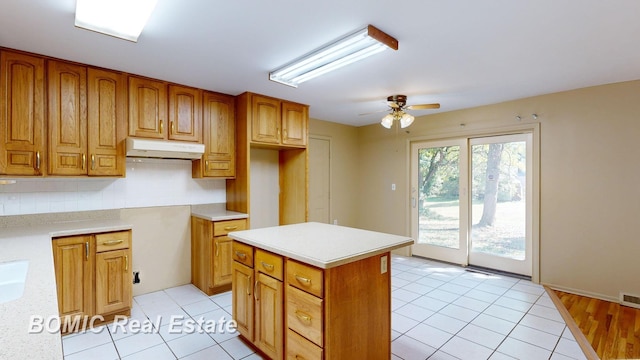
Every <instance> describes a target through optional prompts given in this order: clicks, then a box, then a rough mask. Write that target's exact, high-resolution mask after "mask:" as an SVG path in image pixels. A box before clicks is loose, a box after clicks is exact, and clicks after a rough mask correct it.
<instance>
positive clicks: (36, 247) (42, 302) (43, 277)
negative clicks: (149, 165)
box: [0, 220, 131, 359]
mask: <svg viewBox="0 0 640 360" xmlns="http://www.w3.org/2000/svg"><path fill="white" fill-rule="evenodd" d="M129 229H131V225H130V224H127V223H125V222H123V221H121V220H89V221H74V222H64V223H54V224H43V225H38V226H25V227H22V226H16V227H2V228H0V262H5V261H13V260H28V261H29V269H28V271H27V278H26V281H25V285H24V293H23V295H22V297H21V298H19V299H16V300H13V301H9V302H6V303H2V304H0V358H2V359H62V357H63V356H62V341H61V337H60V333H59V332H54V333H49V332H47V331H43V332H41V333H39V334H29V333H28V330H29V324H30V319H31V316H33V315H37V316H42V317H44V318H45V319H46V318H48V317H50V316H57V315H58V297H57V292H56V279H55V271H54V267H53V250H52V246H51V238H52V237H58V236H70V235H80V234H95V233H101V232H109V231H119V230H129Z"/></svg>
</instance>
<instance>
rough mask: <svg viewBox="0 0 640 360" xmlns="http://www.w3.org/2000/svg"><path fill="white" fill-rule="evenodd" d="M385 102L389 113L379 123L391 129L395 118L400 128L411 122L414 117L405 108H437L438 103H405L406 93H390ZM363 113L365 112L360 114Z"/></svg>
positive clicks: (438, 106)
mask: <svg viewBox="0 0 640 360" xmlns="http://www.w3.org/2000/svg"><path fill="white" fill-rule="evenodd" d="M387 104H388V105H389V110H390V111H391V112H390V113H389V114H387V115H385V116H384V117H383V118H382V120H381V121H380V125H382V126H384V127H385V128H387V129H391V127H392V126H393V122H394V121H395V120H397V121H399V122H400V127H401V128H406V127H407V126H409V125H411V124H412V123H413V120H414V119H415V118H414V116H413V115H411V114H409V113H407V112H406V110H424V109H439V108H440V104H437V103H434V104H419V105H407V96H406V95H391V96H389V97H388V98H387ZM382 111H386V110H382ZM361 115H365V114H361Z"/></svg>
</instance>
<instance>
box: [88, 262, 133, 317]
mask: <svg viewBox="0 0 640 360" xmlns="http://www.w3.org/2000/svg"><path fill="white" fill-rule="evenodd" d="M130 260H131V249H124V250H114V251H105V252H101V253H98V254H96V314H108V313H112V312H114V311H119V310H125V309H129V308H130V307H131V292H132V286H133V283H132V278H131V272H130V271H129V262H130Z"/></svg>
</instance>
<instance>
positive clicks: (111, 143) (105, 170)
mask: <svg viewBox="0 0 640 360" xmlns="http://www.w3.org/2000/svg"><path fill="white" fill-rule="evenodd" d="M126 84H127V83H126V77H125V76H124V75H123V74H121V73H118V72H113V71H107V70H99V69H93V68H89V70H88V106H87V112H88V134H89V139H88V154H89V169H88V174H89V175H97V176H124V173H125V148H124V147H125V143H124V139H125V137H126V126H127V125H126V123H127V87H126Z"/></svg>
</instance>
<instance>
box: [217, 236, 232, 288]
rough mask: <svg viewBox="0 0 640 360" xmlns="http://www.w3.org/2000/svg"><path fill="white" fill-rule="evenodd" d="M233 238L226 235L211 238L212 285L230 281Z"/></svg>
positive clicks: (224, 283)
mask: <svg viewBox="0 0 640 360" xmlns="http://www.w3.org/2000/svg"><path fill="white" fill-rule="evenodd" d="M232 248H233V240H232V239H231V238H230V237H228V236H216V237H215V238H213V254H212V255H213V275H212V278H213V286H220V285H226V284H230V283H231V277H232V270H231V269H232V267H233V266H232V264H233V260H232V256H231V251H232Z"/></svg>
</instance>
